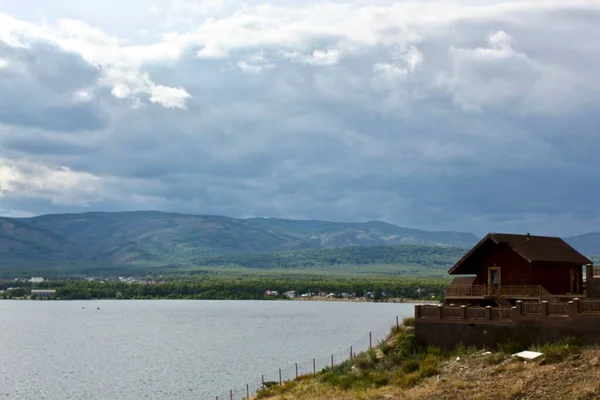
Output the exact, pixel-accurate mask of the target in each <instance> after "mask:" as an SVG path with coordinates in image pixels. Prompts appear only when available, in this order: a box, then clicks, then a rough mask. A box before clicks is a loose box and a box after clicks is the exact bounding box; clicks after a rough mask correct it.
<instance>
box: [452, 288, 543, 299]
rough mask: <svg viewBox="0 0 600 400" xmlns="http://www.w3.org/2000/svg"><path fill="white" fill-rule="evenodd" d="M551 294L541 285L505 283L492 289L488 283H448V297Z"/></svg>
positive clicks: (533, 296)
mask: <svg viewBox="0 0 600 400" xmlns="http://www.w3.org/2000/svg"><path fill="white" fill-rule="evenodd" d="M545 295H548V296H551V295H550V293H548V292H547V291H546V290H545V289H544V288H543V287H541V286H539V285H504V286H500V287H499V288H493V289H492V290H490V288H489V287H488V285H448V286H446V297H481V296H507V297H511V296H513V297H531V298H538V299H539V298H540V297H542V296H545Z"/></svg>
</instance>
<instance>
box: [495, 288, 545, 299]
mask: <svg viewBox="0 0 600 400" xmlns="http://www.w3.org/2000/svg"><path fill="white" fill-rule="evenodd" d="M496 293H497V294H501V295H502V296H519V297H536V298H539V297H540V286H539V285H503V286H500V287H499V288H498V289H496Z"/></svg>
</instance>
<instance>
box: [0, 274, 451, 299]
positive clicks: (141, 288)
mask: <svg viewBox="0 0 600 400" xmlns="http://www.w3.org/2000/svg"><path fill="white" fill-rule="evenodd" d="M446 283H447V281H445V280H443V279H412V278H397V279H390V278H385V279H382V278H378V277H374V278H368V277H367V278H363V277H359V278H345V279H342V278H339V279H328V278H321V277H277V278H266V277H243V278H242V277H214V276H207V277H202V278H193V279H176V280H167V281H161V282H157V283H152V284H146V283H126V282H121V281H118V280H109V281H104V282H98V281H88V280H72V279H71V280H57V281H47V282H44V283H42V284H37V285H35V288H52V289H56V298H58V299H63V300H75V299H81V300H83V299H206V300H259V299H264V298H265V296H264V294H265V291H266V290H273V291H278V292H279V293H283V292H285V291H290V290H295V291H296V293H297V294H302V293H318V292H326V293H336V294H339V293H343V292H346V293H354V294H355V295H356V296H358V297H360V296H363V295H365V293H367V292H372V293H378V294H381V293H382V292H383V293H385V294H386V296H387V297H404V298H416V299H427V298H431V296H435V297H436V298H437V297H440V296H441V295H442V293H443V288H444V286H445V284H446ZM9 286H15V284H14V283H10V282H4V283H0V290H4V292H3V297H4V298H10V297H22V296H25V295H27V293H29V292H30V290H31V288H32V287H33V286H32V285H31V284H29V283H22V284H20V285H19V288H18V289H13V290H12V291H11V292H7V291H6V290H5V289H7V288H8V287H9ZM17 291H18V292H17ZM17 294H18V295H20V296H17ZM377 297H379V295H378V296H377Z"/></svg>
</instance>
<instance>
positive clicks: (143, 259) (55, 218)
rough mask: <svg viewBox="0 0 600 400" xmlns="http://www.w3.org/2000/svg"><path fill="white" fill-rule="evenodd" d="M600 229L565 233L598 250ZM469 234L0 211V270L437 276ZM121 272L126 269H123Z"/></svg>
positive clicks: (383, 226)
mask: <svg viewBox="0 0 600 400" xmlns="http://www.w3.org/2000/svg"><path fill="white" fill-rule="evenodd" d="M599 237H600V234H588V235H582V236H577V237H573V238H568V239H567V241H568V242H569V243H572V244H573V245H574V246H575V247H576V248H578V249H580V250H581V249H584V253H585V254H600V243H597V239H598V238H599ZM476 241H477V238H476V237H475V236H474V235H472V234H470V233H461V232H429V231H423V230H417V229H408V228H402V227H399V226H396V225H393V224H388V223H385V222H380V221H373V222H364V223H338V222H328V221H316V220H306V221H301V220H286V219H277V218H248V219H237V218H229V217H222V216H211V215H186V214H176V213H164V212H158V211H140V212H118V213H98V212H94V213H83V214H56V215H43V216H39V217H34V218H22V219H14V218H0V274H4V275H6V274H14V273H19V272H22V273H29V272H36V273H47V272H50V273H59V274H60V273H63V274H74V273H75V274H76V273H86V274H94V273H105V272H106V273H127V272H126V271H127V270H128V269H131V271H132V272H134V271H137V272H140V273H141V272H151V271H152V270H153V269H154V270H155V269H156V268H161V269H163V270H164V272H166V273H169V272H178V273H179V272H191V271H194V270H195V269H196V270H197V269H198V268H201V267H206V268H221V269H222V268H223V267H227V268H243V269H253V270H259V269H267V270H274V269H278V270H295V271H301V270H319V271H336V272H340V273H343V272H344V271H349V270H352V271H353V272H354V273H360V274H364V273H371V272H373V273H376V274H380V273H388V274H402V275H406V274H413V275H441V274H445V271H446V270H447V269H448V268H449V267H450V266H451V265H452V264H453V263H454V262H456V261H457V260H458V259H459V258H460V257H461V256H462V255H463V254H464V253H465V252H466V249H467V248H469V247H471V246H472V245H473V244H474V243H475V242H476ZM123 271H125V272H123Z"/></svg>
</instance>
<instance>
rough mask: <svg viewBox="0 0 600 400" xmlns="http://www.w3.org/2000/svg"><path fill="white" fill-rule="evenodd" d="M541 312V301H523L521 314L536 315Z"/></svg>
mask: <svg viewBox="0 0 600 400" xmlns="http://www.w3.org/2000/svg"><path fill="white" fill-rule="evenodd" d="M541 313H542V307H541V303H523V314H525V315H536V314H541Z"/></svg>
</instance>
